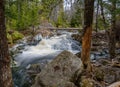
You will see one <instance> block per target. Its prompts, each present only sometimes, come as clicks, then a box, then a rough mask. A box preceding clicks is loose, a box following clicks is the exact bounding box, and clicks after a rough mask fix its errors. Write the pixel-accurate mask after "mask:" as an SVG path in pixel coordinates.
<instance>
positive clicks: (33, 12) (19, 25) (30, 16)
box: [5, 0, 39, 30]
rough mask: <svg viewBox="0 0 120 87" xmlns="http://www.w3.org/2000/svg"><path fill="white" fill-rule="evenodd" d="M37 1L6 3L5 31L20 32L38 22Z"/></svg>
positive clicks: (20, 0) (19, 0)
mask: <svg viewBox="0 0 120 87" xmlns="http://www.w3.org/2000/svg"><path fill="white" fill-rule="evenodd" d="M38 12H39V5H38V0H30V1H28V0H9V1H6V10H5V13H6V24H7V29H16V30H22V29H25V28H28V27H29V26H32V25H36V24H38V22H39V14H38Z"/></svg>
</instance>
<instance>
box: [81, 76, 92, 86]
mask: <svg viewBox="0 0 120 87" xmlns="http://www.w3.org/2000/svg"><path fill="white" fill-rule="evenodd" d="M81 87H94V83H93V82H92V79H90V78H86V77H85V76H82V77H81Z"/></svg>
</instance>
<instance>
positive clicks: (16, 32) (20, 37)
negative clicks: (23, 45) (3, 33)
mask: <svg viewBox="0 0 120 87" xmlns="http://www.w3.org/2000/svg"><path fill="white" fill-rule="evenodd" d="M23 37H24V35H23V34H21V33H19V32H18V31H14V33H12V39H13V42H15V41H17V40H19V39H22V38H23Z"/></svg>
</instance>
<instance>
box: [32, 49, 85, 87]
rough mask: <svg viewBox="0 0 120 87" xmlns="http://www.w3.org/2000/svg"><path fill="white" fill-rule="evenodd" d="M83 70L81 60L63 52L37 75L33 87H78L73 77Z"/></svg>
mask: <svg viewBox="0 0 120 87" xmlns="http://www.w3.org/2000/svg"><path fill="white" fill-rule="evenodd" d="M82 70H83V65H82V62H81V59H80V58H78V57H77V56H76V55H74V54H72V53H70V52H68V51H63V52H62V53H60V54H59V55H58V56H57V57H56V58H55V59H54V60H53V61H52V62H50V63H49V64H47V65H46V66H45V68H44V69H43V70H42V71H41V73H40V74H38V75H37V77H36V81H35V84H34V85H33V86H32V87H76V85H75V84H74V82H73V77H74V76H75V75H76V74H77V75H78V74H80V73H81V72H82Z"/></svg>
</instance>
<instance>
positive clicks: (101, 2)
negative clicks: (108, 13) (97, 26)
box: [100, 0, 107, 29]
mask: <svg viewBox="0 0 120 87" xmlns="http://www.w3.org/2000/svg"><path fill="white" fill-rule="evenodd" d="M100 7H101V15H102V20H103V24H104V28H105V29H106V28H107V23H106V19H105V15H104V8H103V0H100Z"/></svg>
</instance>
